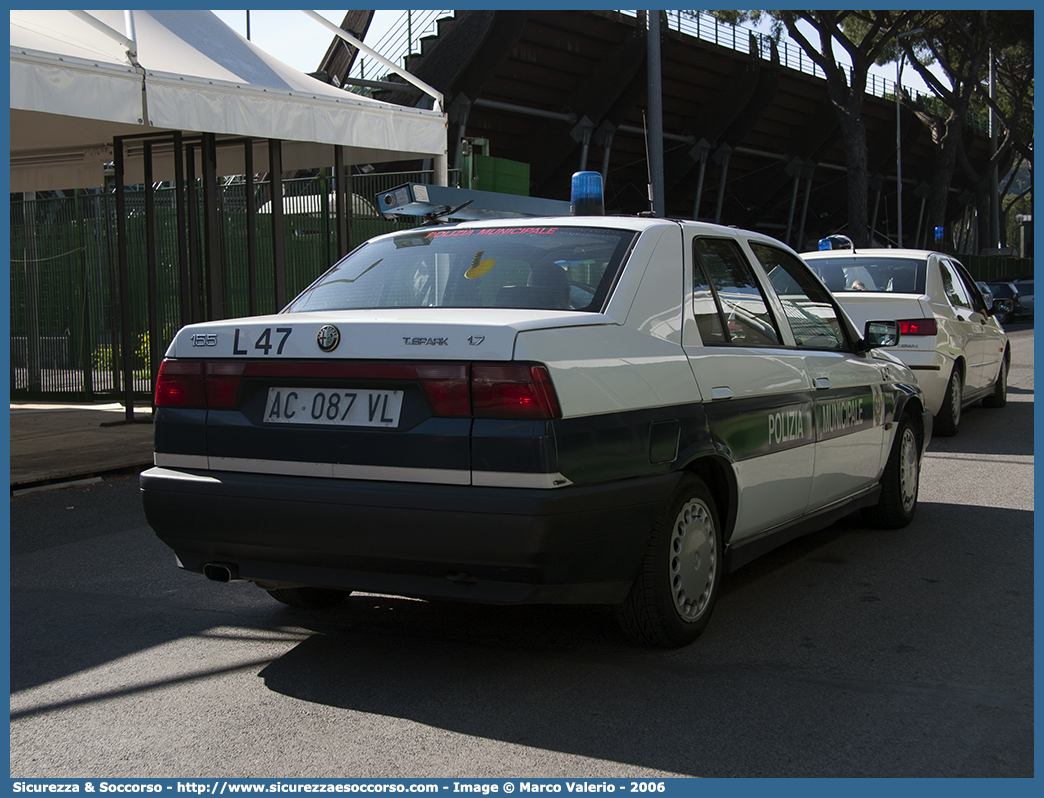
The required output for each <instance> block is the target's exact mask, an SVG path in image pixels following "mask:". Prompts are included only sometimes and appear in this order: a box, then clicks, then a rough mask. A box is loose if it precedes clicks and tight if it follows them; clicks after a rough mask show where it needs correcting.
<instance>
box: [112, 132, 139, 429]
mask: <svg viewBox="0 0 1044 798" xmlns="http://www.w3.org/2000/svg"><path fill="white" fill-rule="evenodd" d="M112 144H113V147H112V150H113V153H112V154H113V158H112V164H113V170H114V180H115V181H116V263H117V268H118V270H119V286H120V289H119V290H120V363H121V365H122V367H123V401H124V412H125V416H126V419H125V420H126V421H128V422H133V421H134V364H133V363H132V362H131V360H132V355H133V350H132V348H131V289H130V265H129V263H128V256H127V195H126V192H125V191H124V186H123V178H124V168H123V139H121V138H114V139H113V140H112Z"/></svg>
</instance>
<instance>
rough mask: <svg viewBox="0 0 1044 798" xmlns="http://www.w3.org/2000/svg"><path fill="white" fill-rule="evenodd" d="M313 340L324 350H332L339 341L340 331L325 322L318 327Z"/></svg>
mask: <svg viewBox="0 0 1044 798" xmlns="http://www.w3.org/2000/svg"><path fill="white" fill-rule="evenodd" d="M315 340H316V342H317V343H318V344H319V348H320V349H322V350H323V351H324V352H332V351H334V350H335V349H336V348H337V344H339V343H341V332H340V330H338V329H337V328H336V327H334V326H333V325H332V324H327V325H325V326H323V327H321V328H320V329H319V334H318V335H316V336H315Z"/></svg>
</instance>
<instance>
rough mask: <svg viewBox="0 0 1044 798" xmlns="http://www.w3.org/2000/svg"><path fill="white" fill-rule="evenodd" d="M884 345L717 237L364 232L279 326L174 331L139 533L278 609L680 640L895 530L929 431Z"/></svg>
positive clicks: (664, 227) (809, 287)
mask: <svg viewBox="0 0 1044 798" xmlns="http://www.w3.org/2000/svg"><path fill="white" fill-rule="evenodd" d="M897 338H898V327H897V324H896V323H895V322H891V321H881V322H877V321H872V322H868V323H867V325H866V327H865V329H864V330H863V331H857V330H856V329H855V328H854V327H853V325H852V322H851V321H850V320H849V319H848V317H847V316H846V315H845V313H844V312H843V311H842V310H841V308H840V307H839V305H838V304H837V302H836V301H835V300H834V299H833V297H832V296H831V295H830V293H829V292H828V291H827V290H826V288H825V287H824V285H823V283H822V282H820V281H819V279H818V278H816V277H815V276H814V275H813V274H812V272H811V271H810V270H809V269H808V267H807V266H806V265H805V264H804V262H803V261H802V260H801V259H800V258H799V257H798V256H797V255H796V254H795V253H794V252H793V251H791V250H790V249H788V248H787V247H786V246H784V245H782V244H781V243H779V242H778V241H775V240H773V239H771V238H769V237H767V236H764V235H760V234H757V233H752V232H745V231H741V230H737V229H733V228H728V227H720V226H715V225H711V224H705V223H697V222H686V221H669V220H664V219H654V218H623V217H610V216H591V215H576V216H563V217H559V218H541V219H524V220H520V219H517V218H516V219H510V220H499V221H498V220H492V221H472V222H464V223H458V224H451V225H440V226H433V227H427V228H418V229H415V230H410V231H406V232H399V233H393V234H389V235H384V236H380V237H378V238H374V239H372V240H370V241H368V242H366V243H365V244H363V245H362V246H360V247H359V248H357V249H356V250H355V251H353V252H352V253H350V254H349V255H348V256H346V257H345V258H344V259H342V260H341V261H340V262H338V263H337V264H336V265H334V266H333V267H332V268H331V269H330V270H329V271H327V272H326V273H325V274H324V275H322V276H321V277H320V278H319V279H318V280H316V281H315V283H314V284H313V285H311V286H310V287H309V288H308V289H307V290H305V291H304V292H303V293H302V294H301V295H300V296H298V297H297V298H296V299H294V300H293V302H291V303H290V305H289V306H288V307H286V308H285V309H284V310H283V311H282V312H280V313H278V314H275V315H272V316H264V317H254V318H242V319H232V320H226V321H215V322H209V323H203V324H196V325H192V326H189V327H186V328H185V329H183V330H181V331H180V332H179V333H178V334H177V336H176V338H175V339H174V341H173V342H172V344H171V345H170V348H169V350H168V351H167V354H166V358H165V360H164V361H163V364H162V366H161V369H160V373H159V377H158V380H157V385H156V396H155V400H156V411H155V466H154V467H153V468H151V469H149V470H148V471H145V472H144V473H143V474H142V476H141V490H142V496H143V501H144V507H145V512H146V516H147V518H148V521H149V523H150V524H151V525H152V527H153V528H154V529H155V531H156V533H157V535H158V536H159V537H160V539H162V540H163V541H164V542H165V543H166V544H167V545H168V546H170V547H171V548H172V549H173V550H174V552H175V553H176V555H177V560H178V563H179V565H180V566H181V567H182V568H184V569H186V570H188V571H192V572H197V573H202V574H204V575H206V576H207V577H208V578H210V579H214V580H218V581H238V580H248V581H252V582H255V583H256V584H257V585H259V586H260V587H262V588H264V589H266V590H268V591H269V592H270V593H271V595H272V596H273V597H275V598H276V599H279V600H280V601H283V602H285V603H287V604H290V605H295V606H322V605H326V604H332V603H336V602H339V601H341V600H342V599H343V598H344V597H345V596H347V595H348V594H349V593H350V592H351V591H364V592H376V593H388V594H396V595H405V596H416V597H429V598H443V599H459V600H471V601H483V602H506V603H515V602H544V603H603V604H613V605H617V606H618V607H619V617H620V619H621V622H622V625H623V627H624V629H625V630H627V631H628V632H629V633H630V634H631V635H632V636H633V637H635V638H636V639H638V640H639V641H642V642H645V643H649V644H653V645H660V646H677V645H684V644H687V643H689V642H691V641H692V640H694V639H695V638H696V636H697V635H698V634H699V633H700V632H701V631H702V630H703V628H704V627H705V626H706V624H707V622H708V620H709V618H710V615H711V611H712V609H713V606H714V602H715V598H716V596H717V594H718V591H719V588H720V585H721V580H722V577H723V576H724V575H725V574H726V573H727V572H729V571H731V570H734V569H735V568H737V567H739V566H740V565H742V564H744V563H746V562H748V561H749V560H750V559H752V558H753V557H755V556H757V555H759V554H761V553H763V552H765V551H767V550H769V549H771V548H773V547H775V546H778V545H780V544H781V543H784V542H786V541H788V540H790V539H792V538H794V537H796V536H798V535H801V534H804V533H807V532H811V531H814V530H816V529H819V528H822V527H824V526H826V525H828V524H830V523H832V522H833V521H834V520H836V519H838V518H840V517H842V516H845V515H847V514H849V513H852V512H853V511H855V510H858V509H861V508H862V509H863V510H864V512H865V514H866V516H867V518H868V520H869V521H870V522H872V523H874V524H876V525H881V526H885V527H891V528H896V527H901V526H904V525H906V524H908V523H909V522H910V521H911V519H912V518H913V516H914V512H915V509H916V504H917V489H918V480H919V473H920V463H921V457H922V454H923V452H924V449H925V447H926V446H927V444H928V441H929V439H930V437H931V416H930V415H929V414H928V413H926V411H925V406H924V400H923V397H922V395H921V392H920V391H919V389H918V388H917V381H916V379H915V378H914V375H913V374H912V372H911V371H910V370H909V369H908V368H907V367H906V366H905V365H904V364H903V363H901V362H900V361H899V360H897V359H896V358H894V357H893V356H891V355H889V354H887V353H885V352H883V351H882V350H881V349H879V348H878V347H882V346H890V345H894V344H895V343H896V340H897Z"/></svg>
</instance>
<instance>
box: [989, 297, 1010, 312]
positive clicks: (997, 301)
mask: <svg viewBox="0 0 1044 798" xmlns="http://www.w3.org/2000/svg"><path fill="white" fill-rule="evenodd" d="M1014 309H1015V303H1014V302H1012V301H1011V300H1010V299H1001V298H1000V297H995V298H994V300H993V306H992V307H991V308H990V315H991V316H996V315H998V314H1000V315H1001V316H1003V315H1005V314H1006V313H1011V312H1012V310H1014Z"/></svg>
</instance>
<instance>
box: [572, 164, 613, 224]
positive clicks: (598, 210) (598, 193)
mask: <svg viewBox="0 0 1044 798" xmlns="http://www.w3.org/2000/svg"><path fill="white" fill-rule="evenodd" d="M569 212H570V213H571V214H573V215H574V216H601V215H602V214H604V213H605V200H604V199H603V192H602V175H601V173H600V172H574V173H573V180H572V189H571V193H570V197H569Z"/></svg>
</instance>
